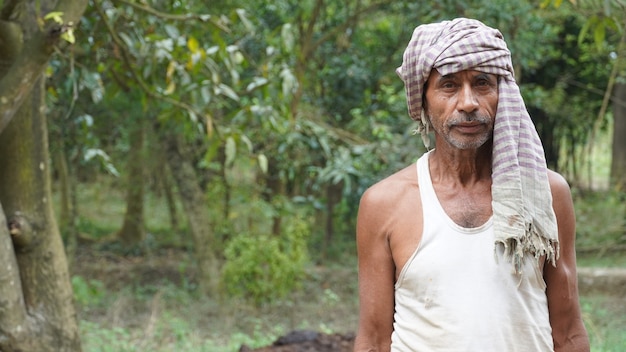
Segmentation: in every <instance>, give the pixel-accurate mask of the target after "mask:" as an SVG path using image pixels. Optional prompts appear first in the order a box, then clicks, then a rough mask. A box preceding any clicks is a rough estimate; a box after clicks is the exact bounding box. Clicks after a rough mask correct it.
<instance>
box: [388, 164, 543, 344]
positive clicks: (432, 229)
mask: <svg viewBox="0 0 626 352" xmlns="http://www.w3.org/2000/svg"><path fill="white" fill-rule="evenodd" d="M428 155H429V154H425V155H424V156H422V157H421V158H420V159H419V160H418V162H417V169H418V181H419V187H420V193H421V200H422V209H423V216H424V229H423V234H422V240H421V242H420V244H419V246H418V248H417V250H416V251H415V252H414V253H413V255H412V256H411V258H410V259H409V261H408V262H407V263H406V264H405V266H404V268H402V271H401V273H400V276H399V278H398V281H397V282H396V284H395V313H394V324H393V327H394V331H393V334H392V343H391V350H392V351H396V352H400V351H414V352H429V351H433V352H440V351H441V352H443V351H446V352H448V351H449V352H452V351H454V352H461V351H466V352H548V351H553V349H554V348H553V342H552V329H551V327H550V321H549V317H548V303H547V298H546V294H545V289H546V285H545V283H544V281H543V276H542V274H541V270H540V268H538V265H537V264H536V261H535V260H534V258H529V259H528V260H526V262H525V263H524V267H523V273H522V275H521V276H520V275H516V274H514V273H512V269H511V264H510V263H508V262H507V261H506V260H505V259H504V258H503V257H501V254H502V253H497V254H494V234H493V228H492V220H491V219H490V220H489V221H487V223H485V224H483V225H481V226H480V227H476V228H463V227H460V226H459V225H457V224H456V223H454V221H452V219H450V217H448V215H447V214H446V213H445V211H444V210H443V208H442V206H441V204H440V203H439V200H438V199H437V195H436V194H435V191H434V188H433V186H432V181H431V178H430V171H429V167H428Z"/></svg>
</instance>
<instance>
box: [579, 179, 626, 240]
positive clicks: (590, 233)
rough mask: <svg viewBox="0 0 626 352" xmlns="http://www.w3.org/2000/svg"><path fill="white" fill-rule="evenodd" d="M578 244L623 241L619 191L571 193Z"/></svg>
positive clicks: (625, 223) (624, 208)
mask: <svg viewBox="0 0 626 352" xmlns="http://www.w3.org/2000/svg"><path fill="white" fill-rule="evenodd" d="M574 197H575V210H576V228H577V230H576V232H577V240H576V241H577V242H576V245H577V246H578V247H579V248H585V247H592V248H597V247H605V248H606V247H610V246H613V245H616V244H618V243H626V218H625V217H624V215H625V214H626V204H625V203H624V194H623V193H621V192H610V191H606V192H600V191H598V192H593V193H587V194H584V195H581V194H576V193H574Z"/></svg>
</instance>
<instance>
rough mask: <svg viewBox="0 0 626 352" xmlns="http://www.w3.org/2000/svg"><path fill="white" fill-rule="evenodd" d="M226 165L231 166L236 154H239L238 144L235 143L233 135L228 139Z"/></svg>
mask: <svg viewBox="0 0 626 352" xmlns="http://www.w3.org/2000/svg"><path fill="white" fill-rule="evenodd" d="M224 152H225V154H226V162H225V164H226V166H230V165H232V164H233V162H234V161H235V156H236V155H237V144H236V143H235V139H234V138H233V137H232V136H231V137H228V138H227V139H226V148H225V151H224Z"/></svg>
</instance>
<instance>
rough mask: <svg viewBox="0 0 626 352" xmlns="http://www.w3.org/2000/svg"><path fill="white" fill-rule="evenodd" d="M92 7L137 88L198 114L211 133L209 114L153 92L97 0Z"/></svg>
mask: <svg viewBox="0 0 626 352" xmlns="http://www.w3.org/2000/svg"><path fill="white" fill-rule="evenodd" d="M120 1H123V0H120ZM93 4H94V7H95V8H96V11H97V12H98V14H99V15H100V17H102V21H103V22H104V25H105V26H106V28H107V31H108V32H109V35H111V39H113V42H114V43H115V45H117V47H118V48H119V49H120V52H121V54H122V55H121V57H122V62H123V63H124V66H126V69H127V70H128V71H129V72H130V74H131V76H132V80H133V81H135V83H137V85H138V86H139V88H140V89H141V90H142V91H143V92H144V93H145V94H147V95H148V97H150V98H153V99H157V100H160V101H163V102H166V103H168V104H172V105H174V106H176V107H179V108H181V109H184V110H186V111H188V112H190V113H193V114H195V115H197V116H200V117H202V118H204V119H205V121H206V125H207V126H206V128H207V133H209V134H210V133H212V132H213V130H214V129H215V126H213V119H212V117H211V116H210V115H209V114H205V113H203V112H201V111H199V110H198V109H196V108H195V107H194V106H192V105H190V104H187V103H185V102H182V101H180V100H176V99H172V98H170V97H168V96H165V95H163V94H161V93H158V92H155V91H154V90H152V89H150V87H149V86H148V84H147V83H146V82H145V81H144V80H143V79H142V78H141V76H140V75H139V73H137V71H136V70H134V69H133V64H132V58H131V55H130V53H129V52H128V50H127V48H126V45H125V44H124V41H123V40H122V39H121V38H120V37H119V36H118V35H117V32H116V31H115V28H113V25H112V24H111V23H110V22H109V21H108V20H107V19H108V17H107V15H106V14H105V13H104V11H103V10H102V7H101V6H100V4H99V2H98V1H94V2H93Z"/></svg>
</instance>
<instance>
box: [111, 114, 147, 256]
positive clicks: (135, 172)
mask: <svg viewBox="0 0 626 352" xmlns="http://www.w3.org/2000/svg"><path fill="white" fill-rule="evenodd" d="M134 122H135V124H134V126H131V129H132V130H131V133H130V152H129V155H128V166H127V172H128V178H127V184H126V213H125V214H124V223H123V224H122V228H121V229H120V230H119V231H118V233H117V238H118V239H120V240H121V241H122V243H123V244H125V245H135V244H138V243H140V242H141V241H143V240H144V239H145V237H146V228H145V222H144V184H145V175H144V166H143V162H144V158H143V145H144V139H145V138H144V137H145V130H144V127H143V126H144V122H143V117H137V118H135V119H134Z"/></svg>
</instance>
